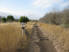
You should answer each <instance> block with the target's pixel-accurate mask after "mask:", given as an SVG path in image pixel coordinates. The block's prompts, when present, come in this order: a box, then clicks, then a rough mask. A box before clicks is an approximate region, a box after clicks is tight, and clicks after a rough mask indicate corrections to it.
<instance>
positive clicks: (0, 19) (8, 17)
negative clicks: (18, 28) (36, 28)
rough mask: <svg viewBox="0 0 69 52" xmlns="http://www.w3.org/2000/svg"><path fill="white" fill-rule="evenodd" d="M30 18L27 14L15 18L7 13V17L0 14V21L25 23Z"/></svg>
mask: <svg viewBox="0 0 69 52" xmlns="http://www.w3.org/2000/svg"><path fill="white" fill-rule="evenodd" d="M28 21H30V19H29V18H28V17H27V16H21V17H20V18H19V19H15V18H14V16H12V15H8V16H7V17H1V16H0V22H3V23H6V22H24V23H27V22H28Z"/></svg>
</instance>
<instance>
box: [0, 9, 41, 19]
mask: <svg viewBox="0 0 69 52" xmlns="http://www.w3.org/2000/svg"><path fill="white" fill-rule="evenodd" d="M0 12H3V13H6V14H10V15H14V16H28V17H29V18H30V19H38V18H37V17H40V16H39V15H40V14H39V13H36V12H35V11H32V10H10V9H8V8H0Z"/></svg>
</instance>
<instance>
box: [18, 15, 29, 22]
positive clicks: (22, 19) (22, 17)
mask: <svg viewBox="0 0 69 52" xmlns="http://www.w3.org/2000/svg"><path fill="white" fill-rule="evenodd" d="M19 21H20V22H24V23H27V22H28V21H29V18H28V17H26V16H21V17H20V19H19Z"/></svg>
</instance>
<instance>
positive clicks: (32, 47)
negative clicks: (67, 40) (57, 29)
mask: <svg viewBox="0 0 69 52" xmlns="http://www.w3.org/2000/svg"><path fill="white" fill-rule="evenodd" d="M28 52H57V51H56V49H55V47H54V46H53V44H52V42H51V41H50V40H49V39H48V38H47V37H44V36H43V33H42V32H41V30H40V28H39V27H38V26H37V24H35V25H34V27H33V28H32V33H31V37H30V44H29V51H28Z"/></svg>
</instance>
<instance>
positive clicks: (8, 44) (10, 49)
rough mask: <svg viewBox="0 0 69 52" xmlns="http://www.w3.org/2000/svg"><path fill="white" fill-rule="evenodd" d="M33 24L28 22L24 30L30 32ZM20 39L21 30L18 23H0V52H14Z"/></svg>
mask: <svg viewBox="0 0 69 52" xmlns="http://www.w3.org/2000/svg"><path fill="white" fill-rule="evenodd" d="M33 24H34V23H32V22H29V23H27V25H26V29H27V30H28V31H29V32H31V29H32V26H33ZM22 38H24V40H26V36H25V34H24V37H22V29H21V25H20V23H1V24H0V52H15V51H16V49H17V47H18V46H19V41H20V40H21V39H22Z"/></svg>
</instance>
